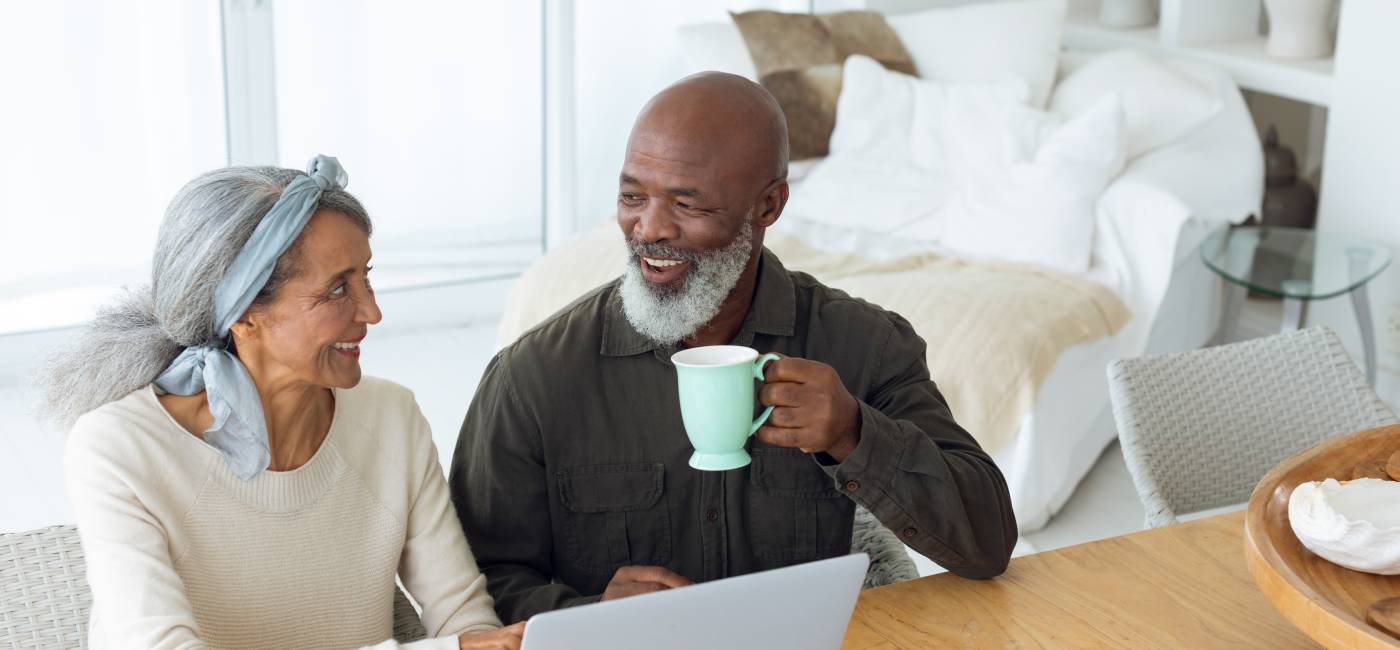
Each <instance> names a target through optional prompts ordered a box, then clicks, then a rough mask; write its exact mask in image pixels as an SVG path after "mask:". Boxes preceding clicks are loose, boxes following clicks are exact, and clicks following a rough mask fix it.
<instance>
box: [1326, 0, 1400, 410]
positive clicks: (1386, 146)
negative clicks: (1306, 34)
mask: <svg viewBox="0 0 1400 650" xmlns="http://www.w3.org/2000/svg"><path fill="white" fill-rule="evenodd" d="M1341 21H1342V25H1341V30H1340V31H1341V34H1342V38H1341V39H1339V42H1338V45H1337V62H1336V72H1335V75H1336V79H1335V81H1334V87H1333V91H1332V107H1331V112H1330V115H1329V116H1328V123H1327V153H1326V156H1325V158H1324V162H1323V170H1324V171H1323V178H1322V196H1321V206H1320V212H1319V216H1318V228H1319V229H1322V230H1330V231H1338V232H1347V233H1353V234H1356V235H1360V236H1363V237H1367V238H1370V239H1372V240H1374V241H1376V242H1379V243H1383V244H1386V245H1388V246H1390V248H1391V250H1392V252H1393V253H1394V252H1400V189H1397V188H1400V115H1398V114H1397V113H1396V110H1395V108H1396V106H1400V76H1397V75H1396V74H1395V63H1396V61H1400V41H1397V40H1396V38H1395V26H1396V25H1400V2H1388V1H1382V0H1348V1H1347V2H1344V3H1342V15H1341ZM1369 289H1370V298H1371V311H1372V319H1373V321H1374V323H1375V327H1376V335H1377V341H1376V346H1377V349H1378V359H1379V362H1380V369H1381V371H1380V372H1379V373H1378V376H1377V389H1378V390H1379V392H1380V393H1381V396H1382V397H1383V398H1385V399H1386V400H1387V401H1388V402H1390V403H1391V404H1395V403H1397V401H1400V399H1398V398H1400V354H1397V351H1396V350H1395V349H1393V348H1392V349H1390V350H1387V340H1386V337H1385V328H1384V325H1385V322H1386V318H1387V316H1388V314H1389V312H1390V310H1391V309H1396V308H1400V270H1397V267H1396V266H1395V265H1391V267H1390V269H1388V270H1387V271H1386V272H1384V273H1383V274H1382V275H1381V276H1380V277H1378V278H1376V280H1374V281H1373V282H1372V283H1371V285H1370V287H1369ZM1309 324H1314V325H1315V324H1324V325H1329V326H1331V327H1332V328H1333V329H1335V330H1336V331H1337V332H1338V334H1340V335H1341V336H1342V338H1343V340H1344V341H1346V343H1347V347H1348V348H1349V349H1350V350H1352V352H1353V355H1354V356H1355V357H1356V358H1357V360H1358V363H1359V362H1360V359H1361V356H1360V352H1361V343H1360V336H1359V334H1358V333H1357V326H1356V319H1355V316H1354V315H1353V313H1352V308H1351V303H1350V301H1348V300H1346V299H1334V300H1328V301H1323V302H1318V303H1315V304H1314V305H1313V306H1312V313H1311V314H1310V315H1309Z"/></svg>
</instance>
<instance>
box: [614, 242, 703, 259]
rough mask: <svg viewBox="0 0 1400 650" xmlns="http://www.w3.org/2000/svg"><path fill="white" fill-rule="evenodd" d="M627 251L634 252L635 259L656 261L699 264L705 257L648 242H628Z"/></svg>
mask: <svg viewBox="0 0 1400 650" xmlns="http://www.w3.org/2000/svg"><path fill="white" fill-rule="evenodd" d="M627 250H629V251H631V252H632V256H633V257H651V258H656V259H667V260H682V261H686V262H699V261H700V260H701V259H703V258H704V255H702V254H700V253H698V252H696V251H686V250H681V249H679V248H676V247H675V246H672V245H670V244H666V243H663V242H646V241H636V240H632V239H629V240H627Z"/></svg>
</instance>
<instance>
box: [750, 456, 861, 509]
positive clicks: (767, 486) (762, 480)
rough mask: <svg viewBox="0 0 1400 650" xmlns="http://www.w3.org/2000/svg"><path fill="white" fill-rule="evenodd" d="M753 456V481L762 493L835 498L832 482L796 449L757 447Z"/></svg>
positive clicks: (794, 496)
mask: <svg viewBox="0 0 1400 650" xmlns="http://www.w3.org/2000/svg"><path fill="white" fill-rule="evenodd" d="M749 455H751V456H753V470H752V472H753V473H752V476H753V482H754V485H755V486H757V487H758V489H760V490H762V491H763V492H764V493H765V494H768V495H770V496H775V497H787V498H789V499H835V498H840V497H841V496H842V494H841V493H840V492H837V491H836V481H835V479H833V478H831V476H829V475H827V473H826V472H824V471H822V468H821V467H819V466H818V465H817V463H816V461H814V460H812V458H811V456H808V455H807V454H805V453H802V451H801V450H799V449H786V448H783V447H759V446H756V445H755V446H754V447H752V448H751V449H749Z"/></svg>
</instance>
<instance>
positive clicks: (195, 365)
mask: <svg viewBox="0 0 1400 650" xmlns="http://www.w3.org/2000/svg"><path fill="white" fill-rule="evenodd" d="M345 180H346V177H345V174H344V172H343V171H342V170H341V168H340V166H339V164H338V163H337V162H336V160H335V159H334V158H328V157H324V156H318V157H317V158H315V159H313V160H312V162H311V166H310V169H309V170H308V172H307V173H306V174H303V173H300V172H297V171H294V170H290V169H279V168H274V167H230V168H227V169H220V170H217V171H212V172H209V173H206V174H204V175H202V176H200V177H198V178H196V179H194V180H193V181H191V182H190V183H189V184H188V185H186V186H185V187H184V188H183V189H181V190H180V192H179V193H178V194H177V195H176V196H175V198H174V200H173V201H172V202H171V204H170V207H169V209H168V211H167V213H166V215H165V220H164V221H163V222H162V224H161V227H160V234H159V238H158V241H157V244H156V251H155V257H154V268H153V272H152V282H151V285H150V286H149V287H143V288H141V289H138V290H136V291H134V292H131V293H130V294H129V295H127V296H126V297H125V298H124V299H123V301H122V302H120V303H119V304H118V305H117V306H115V307H113V308H110V309H107V310H104V311H102V312H101V313H99V315H98V316H97V318H96V319H95V320H94V321H93V322H92V323H91V325H90V326H89V327H88V329H87V330H86V331H85V333H84V334H83V335H82V336H81V337H80V338H79V339H78V340H77V342H76V343H75V345H74V346H73V347H71V348H69V349H68V350H66V351H65V352H62V353H60V355H59V356H58V357H57V358H56V359H55V360H54V361H53V362H52V363H51V364H50V365H49V366H48V368H47V370H46V371H45V372H44V374H43V376H42V377H41V379H42V380H43V383H44V384H45V388H46V390H47V403H48V407H49V409H50V411H51V413H52V414H53V415H55V416H57V417H58V419H59V420H60V421H65V422H72V421H73V420H74V419H75V418H76V423H75V424H73V426H72V428H71V433H70V434H69V437H68V441H67V447H66V451H65V471H66V481H67V487H68V493H69V496H70V498H71V500H72V503H73V509H74V513H75V515H76V517H77V523H78V531H79V534H80V535H81V537H82V544H83V550H84V552H85V554H86V556H87V566H88V582H89V584H90V585H91V587H92V593H93V616H92V622H91V629H90V645H91V646H92V647H94V648H109V647H110V648H196V647H206V646H207V647H230V648H232V647H248V648H274V647H285V648H313V647H329V648H345V647H357V646H366V645H371V644H376V643H378V644H381V645H380V646H378V647H396V646H397V644H396V643H395V642H394V641H393V640H392V639H390V637H391V636H392V619H393V600H394V596H395V589H396V586H395V576H397V577H398V578H399V579H401V580H402V582H403V584H404V586H405V587H406V588H407V590H408V592H409V593H410V594H412V596H413V597H414V599H415V600H416V601H417V602H418V603H419V604H420V605H421V607H422V620H423V624H424V626H425V627H426V628H427V630H428V633H429V635H430V636H433V637H438V638H436V639H433V640H430V641H422V642H418V643H414V644H409V645H410V646H414V647H418V646H419V645H420V644H421V645H422V647H433V648H438V647H451V648H457V647H461V648H518V647H519V644H520V637H521V632H522V628H521V627H520V626H519V625H516V626H512V627H509V628H505V629H501V628H500V621H499V620H498V619H497V618H496V615H495V613H494V612H493V608H492V601H491V597H490V595H489V594H488V593H487V591H486V580H485V578H484V577H483V576H482V575H481V574H480V573H479V572H478V571H477V567H476V563H475V560H474V559H473V557H472V554H471V550H470V549H469V548H468V546H467V540H466V539H465V538H464V537H463V536H462V531H461V528H460V527H459V526H458V523H457V517H456V516H455V515H454V513H453V511H452V504H451V502H450V500H449V498H448V492H447V484H446V482H445V481H444V479H443V476H442V470H441V468H440V466H439V465H438V459H437V455H436V451H435V448H434V446H433V441H432V436H431V435H430V432H429V430H428V424H427V422H426V421H425V420H424V418H423V415H422V414H421V413H420V411H419V409H418V405H417V403H416V402H415V401H414V398H413V394H412V393H410V392H409V391H408V390H406V389H405V388H403V387H401V386H398V385H396V384H393V383H390V382H388V381H384V380H381V379H374V378H369V377H361V375H360V364H359V356H360V343H361V341H362V340H363V339H364V337H365V333H366V331H367V330H368V327H369V326H370V325H372V324H374V323H378V322H379V320H380V313H379V307H378V305H377V304H376V303H375V298H374V291H373V289H371V288H370V282H369V277H368V274H369V270H370V269H369V260H370V247H369V234H370V219H369V216H368V215H367V214H366V213H365V209H364V208H363V207H362V206H361V205H360V203H359V201H357V200H356V199H355V198H354V197H353V196H351V195H350V194H348V193H347V192H345V190H344V189H343V188H344V184H345ZM80 414H81V417H77V416H78V415H80Z"/></svg>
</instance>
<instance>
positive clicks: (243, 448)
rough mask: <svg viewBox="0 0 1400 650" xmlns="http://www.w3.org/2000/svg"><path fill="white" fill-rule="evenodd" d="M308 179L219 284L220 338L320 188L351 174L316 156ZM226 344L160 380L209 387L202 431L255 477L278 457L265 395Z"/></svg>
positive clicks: (201, 351)
mask: <svg viewBox="0 0 1400 650" xmlns="http://www.w3.org/2000/svg"><path fill="white" fill-rule="evenodd" d="M306 174H307V175H306V176H299V177H297V179H296V180H293V181H292V182H291V183H288V184H287V187H286V188H285V189H283V190H282V196H281V197H279V198H278V199H277V203H276V204H274V205H273V206H272V209H271V210H268V211H267V215H265V216H264V217H263V218H262V221H261V222H259V223H258V227H257V228H255V229H254V230H253V234H252V236H250V237H249V238H248V242H247V243H245V244H243V249H242V250H240V251H238V257H236V258H234V260H233V265H232V266H230V267H229V269H228V272H227V273H225V274H224V277H223V279H222V280H220V281H219V286H218V287H216V288H215V289H214V318H215V319H216V323H217V324H218V326H219V337H220V339H226V338H227V337H228V333H229V328H230V327H232V326H233V324H234V323H236V322H238V319H239V318H242V316H243V312H245V311H247V310H248V307H249V306H251V305H252V304H253V299H254V298H255V297H257V295H258V292H259V291H262V289H263V287H264V286H266V285H267V279H268V278H269V277H271V276H272V270H273V268H275V267H276V266H277V260H278V258H280V257H282V254H283V253H285V252H287V249H288V248H290V247H291V245H292V242H294V241H296V239H297V236H298V235H300V234H301V231H302V229H303V228H305V227H306V222H307V221H310V220H311V215H312V214H313V213H315V212H316V205H317V204H318V203H319V202H320V201H321V193H322V192H324V191H326V190H329V189H331V188H336V189H341V188H344V187H345V184H346V182H347V181H349V177H348V176H347V175H346V174H345V170H344V169H341V168H340V162H339V161H337V160H336V159H335V158H332V157H330V156H316V157H315V158H312V159H311V162H309V163H307V167H306ZM225 348H226V346H225V345H224V344H223V343H222V341H221V342H219V343H218V344H213V343H206V344H204V345H197V346H194V347H188V348H185V351H184V352H181V353H180V356H178V357H176V358H175V360H174V361H172V362H170V366H169V367H167V368H166V369H165V371H164V372H162V373H161V374H160V376H159V377H157V378H156V382H155V383H156V386H159V387H160V389H161V390H163V391H165V392H167V393H174V394H176V395H195V394H197V393H199V392H200V391H204V393H205V395H206V397H207V398H208V400H209V412H210V413H212V414H213V415H214V423H213V424H212V425H210V426H209V428H208V429H205V430H204V441H205V442H207V443H209V445H211V446H213V447H214V448H215V449H218V450H219V451H220V452H222V453H223V455H224V460H225V461H226V462H227V463H228V467H229V469H231V470H233V473H234V474H235V475H237V476H238V478H240V479H242V480H244V481H249V480H252V479H253V478H255V477H257V475H258V474H261V473H262V471H263V470H265V469H267V466H268V463H269V462H270V461H271V459H272V454H271V452H270V451H269V449H268V442H267V422H266V421H265V420H264V419H263V410H262V398H261V397H259V395H258V388H257V386H255V385H254V384H253V378H252V377H251V376H249V375H248V369H247V368H244V367H243V364H242V363H241V362H240V361H239V360H238V357H235V356H233V355H232V354H230V353H229V352H228V350H227V349H225Z"/></svg>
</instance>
